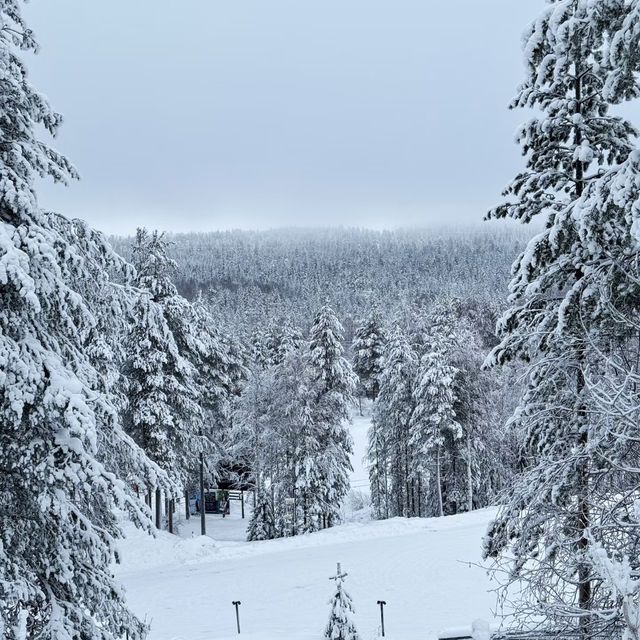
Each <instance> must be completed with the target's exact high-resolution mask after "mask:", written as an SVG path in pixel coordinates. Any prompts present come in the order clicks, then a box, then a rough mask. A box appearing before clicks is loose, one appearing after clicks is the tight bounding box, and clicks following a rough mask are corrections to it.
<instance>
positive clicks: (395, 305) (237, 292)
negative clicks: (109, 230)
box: [111, 223, 533, 340]
mask: <svg viewBox="0 0 640 640" xmlns="http://www.w3.org/2000/svg"><path fill="white" fill-rule="evenodd" d="M532 231H533V230H532V229H524V230H523V229H522V228H521V227H518V226H508V225H496V224H495V223H486V224H485V225H477V226H474V227H471V228H467V229H463V228H453V227H452V228H435V229H402V230H397V231H380V232H378V231H372V230H366V229H315V230H314V229H281V230H272V231H225V232H215V233H192V234H167V235H166V236H165V238H166V240H167V241H168V242H169V247H168V254H169V255H170V256H171V258H173V259H174V260H175V261H176V263H177V267H178V268H177V272H176V275H175V283H176V286H177V288H178V290H179V292H180V293H181V294H182V295H183V296H185V297H186V298H187V299H195V298H196V297H197V296H198V294H202V296H203V297H204V298H205V299H206V301H207V304H208V306H209V308H210V312H211V313H212V314H213V315H214V316H215V317H216V318H217V319H218V320H219V321H220V322H221V323H222V324H223V325H224V326H225V327H227V328H228V329H230V330H232V331H236V332H237V331H240V332H245V331H249V332H250V331H251V330H252V329H253V328H254V327H257V326H260V325H262V326H264V324H265V323H267V324H269V323H271V322H280V321H281V320H282V319H285V318H286V319H288V321H290V322H291V323H293V324H295V325H298V326H300V327H303V328H309V326H310V323H311V317H310V312H309V310H310V309H317V308H319V307H320V306H321V305H322V304H323V303H324V302H326V301H329V302H330V304H331V305H332V307H333V308H334V310H335V311H336V313H337V314H338V316H339V317H340V319H341V322H342V323H343V325H344V327H345V331H346V338H347V340H349V339H350V337H351V335H352V333H353V330H354V326H355V323H356V322H357V319H358V318H359V317H360V316H361V315H362V314H363V313H366V312H367V309H368V308H369V307H370V306H371V304H372V303H373V302H375V303H376V304H377V305H378V307H379V308H380V309H381V311H382V312H383V314H384V315H385V316H387V317H391V316H394V315H395V314H397V313H398V312H399V311H400V310H401V308H403V307H406V306H408V305H413V304H418V305H429V304H430V303H431V302H433V301H434V300H436V299H437V298H439V297H443V296H451V297H458V298H461V299H464V300H467V301H469V302H473V303H476V304H480V305H482V306H483V307H484V308H487V309H491V310H492V312H494V313H497V312H499V311H500V310H501V309H503V308H504V306H505V304H506V293H505V292H506V290H507V283H508V281H509V274H510V270H511V264H512V262H513V257H514V256H515V255H517V254H518V253H519V252H520V251H521V250H522V248H523V247H524V245H525V243H526V240H527V238H528V237H530V235H531V233H532ZM111 243H112V245H113V246H114V247H115V249H116V250H117V251H118V252H119V253H121V254H122V255H124V256H125V257H129V256H130V255H131V239H130V238H123V237H114V238H111ZM491 330H492V331H493V328H492V329H491Z"/></svg>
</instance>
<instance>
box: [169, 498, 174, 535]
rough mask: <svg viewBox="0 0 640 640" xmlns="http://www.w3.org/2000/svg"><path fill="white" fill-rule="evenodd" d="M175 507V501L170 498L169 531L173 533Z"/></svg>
mask: <svg viewBox="0 0 640 640" xmlns="http://www.w3.org/2000/svg"><path fill="white" fill-rule="evenodd" d="M174 509H175V502H174V500H173V498H171V500H169V513H168V515H169V533H173V510H174Z"/></svg>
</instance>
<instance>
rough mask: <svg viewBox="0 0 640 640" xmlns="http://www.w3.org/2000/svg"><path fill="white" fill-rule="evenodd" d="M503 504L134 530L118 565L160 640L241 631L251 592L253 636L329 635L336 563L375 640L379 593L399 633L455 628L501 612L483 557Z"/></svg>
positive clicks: (420, 634) (302, 638) (412, 638)
mask: <svg viewBox="0 0 640 640" xmlns="http://www.w3.org/2000/svg"><path fill="white" fill-rule="evenodd" d="M492 514H493V511H492V510H484V511H479V512H475V513H472V514H469V515H461V516H453V517H449V518H440V519H431V520H425V519H423V520H418V519H412V520H406V519H400V518H396V519H393V520H388V521H384V522H370V523H366V524H355V523H354V524H348V525H343V526H339V527H335V528H333V529H330V530H325V531H321V532H318V533H314V534H311V535H307V536H299V537H295V538H287V539H281V540H275V541H268V542H255V543H246V542H240V541H235V542H234V541H221V542H214V541H212V540H210V539H202V538H200V537H199V536H196V537H194V538H192V539H182V540H176V538H175V537H173V536H169V535H168V534H160V536H159V538H158V539H156V540H152V541H150V540H149V538H148V537H146V536H145V535H144V534H142V533H141V532H138V531H134V530H132V531H130V535H129V538H128V539H127V541H126V542H125V543H124V544H123V545H122V551H123V564H122V565H121V567H119V570H118V572H119V577H120V578H121V580H122V581H123V582H124V584H125V586H126V588H127V592H128V600H129V603H130V605H131V606H132V607H133V609H134V611H135V612H136V613H137V614H139V615H140V616H142V617H145V616H146V618H147V620H148V621H150V622H151V624H152V632H151V636H150V638H151V640H214V639H215V640H219V639H222V638H233V637H235V636H236V629H235V614H234V609H233V606H232V604H231V603H232V601H233V600H240V601H241V602H242V605H241V607H240V611H241V630H242V636H243V637H247V638H252V639H255V640H258V639H260V640H272V639H273V640H275V639H282V640H320V638H321V637H322V632H323V629H324V625H325V624H326V621H327V617H328V613H329V606H328V604H327V603H328V600H329V597H330V595H331V588H332V584H333V583H332V582H330V581H329V579H328V578H329V576H331V575H333V574H334V573H335V566H336V562H341V563H342V566H343V568H344V569H345V570H346V571H347V572H348V573H349V577H348V578H347V582H346V586H347V590H348V591H349V592H350V594H351V596H352V597H353V599H354V604H355V606H356V617H355V619H356V622H357V624H358V628H359V631H360V634H361V636H362V638H363V640H369V639H371V638H373V637H375V633H376V630H377V626H378V622H379V617H378V616H379V610H378V607H377V605H376V602H377V601H378V600H386V601H387V603H388V604H387V608H386V624H387V637H389V638H392V639H396V640H430V639H431V638H434V637H437V633H438V632H439V631H440V630H441V629H442V628H444V627H450V626H460V625H461V624H462V625H464V624H469V623H470V622H471V621H472V620H474V619H476V618H485V619H486V618H490V617H491V609H492V606H493V604H494V596H493V594H491V593H489V592H488V589H489V587H490V585H489V581H488V578H487V577H486V575H485V573H484V571H483V570H482V569H480V568H478V567H476V566H474V565H473V563H475V562H478V560H479V557H480V539H481V536H482V534H483V532H484V531H485V529H486V525H487V522H488V521H489V519H490V518H491V516H492ZM192 522H193V520H192ZM241 523H242V521H241V520H239V517H238V516H237V515H236V516H235V517H233V518H232V519H231V520H229V519H225V520H222V518H220V517H217V518H215V520H213V517H211V520H210V530H211V533H212V535H216V530H217V531H218V532H219V533H221V534H222V537H229V536H227V535H225V532H230V531H232V530H235V531H237V530H238V528H239V525H241ZM203 540H204V541H203Z"/></svg>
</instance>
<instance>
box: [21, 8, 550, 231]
mask: <svg viewBox="0 0 640 640" xmlns="http://www.w3.org/2000/svg"><path fill="white" fill-rule="evenodd" d="M543 5H544V3H543V0H482V1H480V0H458V1H456V2H453V1H450V0H440V1H437V2H436V1H434V0H384V1H383V0H366V1H365V0H224V1H222V0H154V1H153V2H151V0H109V2H96V1H93V0H55V2H52V1H51V0H33V2H31V3H29V5H27V10H26V15H27V18H28V20H29V22H30V25H31V27H32V28H33V29H34V31H35V32H36V35H37V36H38V39H39V41H40V43H41V52H40V54H39V55H38V56H36V57H34V58H29V59H28V64H29V67H30V69H31V78H32V81H33V83H34V84H35V85H36V86H37V87H38V88H39V89H40V90H42V91H43V92H44V93H45V94H46V95H47V96H48V97H49V99H50V100H51V102H52V103H53V105H54V107H55V108H56V109H57V110H59V111H61V112H62V113H63V114H64V115H65V125H64V126H63V128H62V129H61V131H60V135H59V136H58V138H57V140H56V141H55V146H56V147H57V148H58V149H60V150H61V151H64V152H65V153H67V154H68V155H69V156H70V158H71V159H72V161H73V162H74V163H75V165H76V166H77V168H78V170H79V171H80V174H81V176H82V180H81V182H79V183H76V184H72V185H71V187H70V188H68V189H65V188H64V187H61V186H50V185H48V184H46V185H45V184H43V185H42V188H41V189H40V191H39V192H40V201H41V204H42V205H43V206H45V207H47V208H52V209H56V210H59V211H61V212H63V213H65V214H67V215H68V216H72V217H81V218H84V219H86V220H88V221H89V222H90V223H91V224H93V225H94V226H96V227H98V228H100V229H103V230H104V231H107V232H110V233H111V232H115V233H128V232H131V231H133V230H134V229H135V227H136V226H138V225H147V226H150V227H154V228H155V227H157V228H161V229H170V230H175V231H179V230H184V231H190V230H214V229H226V228H265V227H277V226H285V225H286V226H290V225H298V226H310V225H322V226H325V225H336V224H341V225H358V226H367V227H375V228H380V227H396V226H408V225H412V226H415V225H428V224H433V223H437V224H443V223H444V224H447V223H451V222H456V223H468V222H472V221H473V222H477V221H480V220H481V218H482V216H483V214H484V212H485V210H486V208H487V207H489V206H490V205H492V204H494V203H495V202H496V201H497V200H498V199H499V194H500V191H501V189H502V188H503V187H504V186H505V184H506V183H507V182H508V181H509V180H510V178H511V177H512V176H513V174H514V173H515V172H516V170H517V169H518V168H519V167H521V166H522V160H521V158H520V154H519V150H518V148H517V146H516V145H515V144H514V142H513V137H514V132H515V128H516V126H517V124H518V122H519V121H521V120H522V119H523V118H524V116H525V114H523V113H511V112H509V111H508V110H507V104H508V102H509V99H510V98H511V96H512V95H513V94H514V93H515V88H516V86H517V84H518V82H519V81H520V79H521V77H522V69H523V62H522V55H521V51H520V35H521V33H522V31H523V30H524V27H525V26H526V24H527V22H529V21H530V20H531V19H532V18H533V17H535V15H536V14H537V12H538V11H539V9H540V8H541V7H543Z"/></svg>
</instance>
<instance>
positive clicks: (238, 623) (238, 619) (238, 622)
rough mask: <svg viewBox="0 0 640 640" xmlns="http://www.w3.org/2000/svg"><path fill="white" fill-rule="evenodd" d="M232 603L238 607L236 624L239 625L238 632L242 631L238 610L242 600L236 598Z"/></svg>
mask: <svg viewBox="0 0 640 640" xmlns="http://www.w3.org/2000/svg"><path fill="white" fill-rule="evenodd" d="M231 604H233V606H234V607H235V608H236V624H237V625H238V634H239V633H240V611H238V606H239V605H241V604H242V603H241V602H240V600H234V601H233V602H232V603H231Z"/></svg>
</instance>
